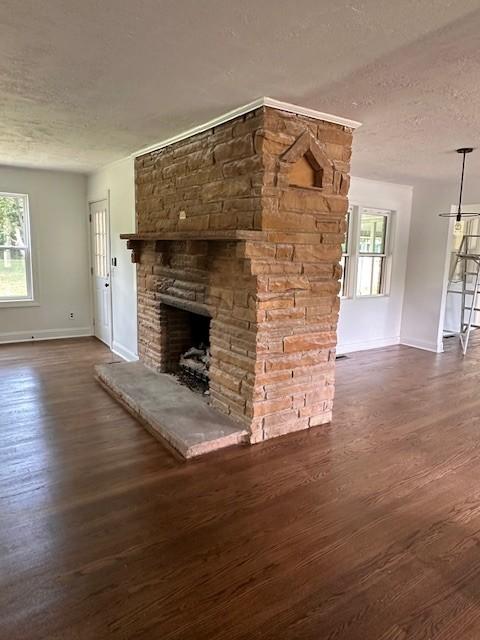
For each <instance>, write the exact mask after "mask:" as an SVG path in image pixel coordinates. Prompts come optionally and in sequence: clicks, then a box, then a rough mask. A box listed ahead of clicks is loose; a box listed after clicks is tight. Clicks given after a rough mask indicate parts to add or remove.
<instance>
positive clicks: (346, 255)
mask: <svg viewBox="0 0 480 640" xmlns="http://www.w3.org/2000/svg"><path fill="white" fill-rule="evenodd" d="M351 217H352V207H349V209H348V212H347V217H346V220H345V221H346V229H345V240H344V241H343V243H342V257H341V260H340V264H341V266H342V277H341V279H340V296H341V297H342V298H346V297H347V296H348V293H349V291H348V290H349V286H348V285H349V272H350V221H351Z"/></svg>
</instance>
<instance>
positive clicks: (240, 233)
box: [120, 229, 265, 242]
mask: <svg viewBox="0 0 480 640" xmlns="http://www.w3.org/2000/svg"><path fill="white" fill-rule="evenodd" d="M120 238H122V240H131V241H133V242H152V241H155V240H166V241H172V242H173V241H175V240H212V241H215V240H232V241H242V240H264V239H265V232H264V231H248V230H241V229H225V230H219V231H217V230H215V231H213V230H212V231H208V230H205V231H158V232H155V233H152V232H148V233H122V234H120Z"/></svg>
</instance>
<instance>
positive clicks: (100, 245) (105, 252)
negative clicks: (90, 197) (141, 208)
mask: <svg viewBox="0 0 480 640" xmlns="http://www.w3.org/2000/svg"><path fill="white" fill-rule="evenodd" d="M90 237H91V246H92V251H91V256H92V265H91V270H90V271H91V274H92V279H93V303H94V322H95V335H96V336H97V338H98V339H99V340H102V342H105V344H107V345H108V346H109V347H110V346H111V340H112V324H111V313H112V306H111V292H110V224H109V216H108V202H107V200H99V201H98V202H91V203H90Z"/></svg>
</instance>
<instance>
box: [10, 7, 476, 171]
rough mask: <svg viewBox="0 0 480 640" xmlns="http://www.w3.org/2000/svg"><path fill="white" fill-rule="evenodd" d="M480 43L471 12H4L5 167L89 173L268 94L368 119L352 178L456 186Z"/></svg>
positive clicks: (471, 140)
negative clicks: (449, 180)
mask: <svg viewBox="0 0 480 640" xmlns="http://www.w3.org/2000/svg"><path fill="white" fill-rule="evenodd" d="M479 33H480V7H479V3H478V0H456V1H455V0H401V1H400V2H387V1H385V0H351V1H350V2H347V1H344V0H297V2H291V0H264V1H263V2H259V1H258V0H242V1H241V2H239V1H238V0H203V1H202V2H197V1H195V0H43V1H42V2H39V1H38V0H0V110H1V111H0V113H1V117H0V163H2V164H18V165H25V166H40V167H52V168H62V169H72V170H79V171H89V170H92V169H94V168H96V167H99V166H101V165H104V164H106V163H107V162H110V161H112V160H116V159H118V158H121V157H124V156H125V155H127V154H129V153H130V152H132V151H135V150H136V149H138V148H141V147H144V146H147V145H149V144H152V143H154V142H156V141H158V140H162V139H164V138H167V137H170V136H172V135H174V134H176V133H179V132H180V131H182V130H185V129H188V128H190V127H192V126H194V125H196V124H201V123H202V122H205V121H206V120H209V119H211V118H213V117H215V116H217V115H220V114H222V113H223V112H225V111H228V110H230V109H232V108H234V107H237V106H239V105H242V104H245V103H247V102H250V101H251V100H253V99H255V98H257V97H259V96H262V95H267V96H271V97H273V98H277V99H279V100H285V101H289V102H293V103H296V104H301V105H303V106H307V107H312V108H315V109H318V110H321V111H327V112H331V113H335V114H338V115H341V116H345V117H349V118H353V119H355V120H360V121H362V122H363V123H364V125H363V127H361V128H360V129H359V130H358V131H357V133H356V136H355V146H354V156H353V172H354V173H355V174H356V175H361V176H365V177H371V178H381V179H386V180H396V181H402V182H412V181H414V180H415V179H417V178H433V179H437V178H441V179H444V178H451V177H452V172H454V174H455V175H456V172H457V170H458V159H457V157H456V155H455V154H453V153H452V149H454V148H455V147H457V146H461V145H472V146H477V145H480V108H479V107H480V55H479V51H480V36H479V35H478V34H479ZM469 171H470V172H471V173H476V174H477V175H480V150H479V152H478V154H477V155H476V156H475V155H474V156H473V157H472V163H471V165H469Z"/></svg>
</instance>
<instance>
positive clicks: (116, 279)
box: [87, 158, 137, 360]
mask: <svg viewBox="0 0 480 640" xmlns="http://www.w3.org/2000/svg"><path fill="white" fill-rule="evenodd" d="M108 197H109V199H110V233H111V256H112V258H117V266H116V267H112V271H111V291H112V325H113V341H112V349H113V351H115V352H116V353H118V354H119V355H121V356H122V357H124V358H126V359H127V360H134V359H136V357H137V293H136V271H135V265H134V264H132V263H131V260H130V251H128V250H127V247H126V242H125V241H124V240H120V234H121V233H133V232H134V231H135V178H134V163H133V159H132V158H126V159H124V160H120V161H119V162H114V163H112V164H110V165H107V166H106V167H104V168H103V169H101V170H99V171H96V172H95V173H93V174H91V175H90V176H89V177H88V182H87V200H88V201H89V202H93V201H95V200H102V199H103V198H108Z"/></svg>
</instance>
